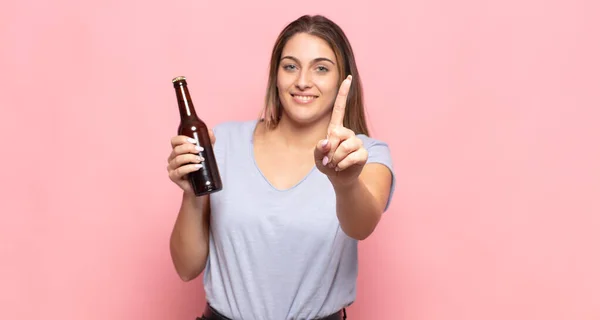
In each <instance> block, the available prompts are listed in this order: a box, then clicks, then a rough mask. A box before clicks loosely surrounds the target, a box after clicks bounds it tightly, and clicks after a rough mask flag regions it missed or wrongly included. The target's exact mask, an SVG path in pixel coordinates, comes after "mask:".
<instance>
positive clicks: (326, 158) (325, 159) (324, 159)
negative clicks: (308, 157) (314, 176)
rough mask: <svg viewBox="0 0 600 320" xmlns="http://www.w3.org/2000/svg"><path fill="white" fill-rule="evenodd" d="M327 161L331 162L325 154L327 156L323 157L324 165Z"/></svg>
mask: <svg viewBox="0 0 600 320" xmlns="http://www.w3.org/2000/svg"><path fill="white" fill-rule="evenodd" d="M327 162H329V158H328V157H327V156H325V158H323V166H326V165H327Z"/></svg>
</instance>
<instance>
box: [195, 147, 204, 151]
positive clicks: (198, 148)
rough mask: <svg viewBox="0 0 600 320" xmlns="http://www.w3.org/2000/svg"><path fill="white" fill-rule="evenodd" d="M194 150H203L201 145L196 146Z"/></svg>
mask: <svg viewBox="0 0 600 320" xmlns="http://www.w3.org/2000/svg"><path fill="white" fill-rule="evenodd" d="M196 150H198V151H204V148H202V147H201V146H196Z"/></svg>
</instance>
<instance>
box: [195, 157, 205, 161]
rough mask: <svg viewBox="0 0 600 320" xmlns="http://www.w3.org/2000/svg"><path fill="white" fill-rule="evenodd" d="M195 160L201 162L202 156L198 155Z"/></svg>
mask: <svg viewBox="0 0 600 320" xmlns="http://www.w3.org/2000/svg"><path fill="white" fill-rule="evenodd" d="M196 160H198V161H200V162H202V161H204V158H202V157H200V156H198V157H196Z"/></svg>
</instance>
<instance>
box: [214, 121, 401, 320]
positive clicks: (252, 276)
mask: <svg viewBox="0 0 600 320" xmlns="http://www.w3.org/2000/svg"><path fill="white" fill-rule="evenodd" d="M256 124H257V120H252V121H231V122H225V123H221V124H219V125H217V126H215V127H214V128H213V132H214V134H215V138H216V142H215V145H214V152H215V157H216V160H217V164H218V166H219V171H220V174H221V179H222V181H223V190H221V191H219V192H217V193H213V194H211V195H210V205H211V218H210V235H209V254H208V260H207V264H206V268H205V270H204V275H203V280H204V290H205V292H206V300H207V302H208V303H209V304H210V305H211V306H212V307H213V308H215V309H216V310H218V311H219V312H220V313H221V314H223V315H224V316H226V317H228V318H231V319H244V320H291V319H295V320H298V319H313V318H319V317H324V316H326V315H329V314H332V313H334V312H336V311H338V310H340V309H341V308H344V307H347V306H349V305H350V304H352V303H353V302H354V300H355V297H356V278H357V273H358V253H357V251H358V248H357V245H358V241H357V240H355V239H352V238H350V237H349V236H347V235H346V234H345V233H344V231H343V230H342V229H341V227H340V224H339V221H338V218H337V215H336V196H335V192H334V190H333V187H332V185H331V182H330V181H329V179H328V178H327V177H326V176H325V175H324V174H322V173H321V172H320V171H319V170H318V169H316V167H314V168H313V170H311V171H310V172H309V173H308V174H307V175H306V176H305V177H304V178H303V179H302V180H301V181H299V182H298V183H297V184H296V185H294V186H293V187H291V188H288V189H285V190H281V189H277V188H275V187H274V186H273V185H272V184H271V183H269V181H268V180H267V179H266V178H265V177H264V176H263V174H262V173H261V171H260V169H259V167H258V166H257V164H256V161H255V158H254V151H253V134H254V130H255V127H256ZM357 137H359V138H360V139H361V140H362V141H363V146H364V147H365V149H366V150H367V151H368V153H369V157H368V160H367V163H381V164H383V165H385V166H387V167H388V168H389V169H390V171H391V172H392V189H391V191H390V198H389V200H388V203H387V205H386V210H387V208H388V206H389V203H390V202H391V198H392V194H393V192H394V187H395V175H394V173H393V168H392V159H391V154H390V150H389V147H388V145H387V144H386V143H384V142H383V141H379V140H376V139H373V138H370V137H367V136H366V135H362V134H360V135H357Z"/></svg>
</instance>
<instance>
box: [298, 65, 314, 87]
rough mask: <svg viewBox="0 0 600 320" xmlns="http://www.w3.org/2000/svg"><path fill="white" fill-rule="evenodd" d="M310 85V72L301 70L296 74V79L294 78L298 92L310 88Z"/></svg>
mask: <svg viewBox="0 0 600 320" xmlns="http://www.w3.org/2000/svg"><path fill="white" fill-rule="evenodd" d="M311 85H312V82H311V78H310V72H309V71H308V70H306V69H304V70H301V71H300V72H299V73H298V78H296V87H298V89H300V90H305V89H308V88H310V87H311Z"/></svg>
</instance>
